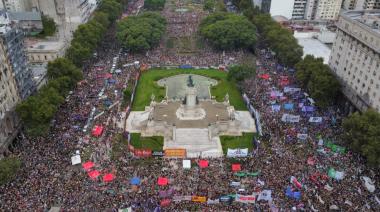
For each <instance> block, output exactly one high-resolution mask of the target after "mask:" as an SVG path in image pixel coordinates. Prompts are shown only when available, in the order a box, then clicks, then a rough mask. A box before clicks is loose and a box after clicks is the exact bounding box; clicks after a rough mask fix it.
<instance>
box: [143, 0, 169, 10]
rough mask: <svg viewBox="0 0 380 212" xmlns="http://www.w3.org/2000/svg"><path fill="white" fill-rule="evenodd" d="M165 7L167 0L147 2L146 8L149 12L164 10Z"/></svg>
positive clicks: (145, 3) (147, 0)
mask: <svg viewBox="0 0 380 212" xmlns="http://www.w3.org/2000/svg"><path fill="white" fill-rule="evenodd" d="M164 6H165V0H145V1H144V8H145V9H147V10H162V9H164Z"/></svg>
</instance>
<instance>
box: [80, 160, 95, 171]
mask: <svg viewBox="0 0 380 212" xmlns="http://www.w3.org/2000/svg"><path fill="white" fill-rule="evenodd" d="M94 165H95V164H94V163H93V162H92V161H87V162H86V163H84V164H82V167H83V169H84V170H86V171H88V170H90V169H91V168H92V167H94Z"/></svg>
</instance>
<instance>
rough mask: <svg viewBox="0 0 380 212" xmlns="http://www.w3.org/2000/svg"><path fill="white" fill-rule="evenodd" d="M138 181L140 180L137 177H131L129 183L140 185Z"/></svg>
mask: <svg viewBox="0 0 380 212" xmlns="http://www.w3.org/2000/svg"><path fill="white" fill-rule="evenodd" d="M140 183H141V180H140V178H138V177H133V178H132V179H131V185H140Z"/></svg>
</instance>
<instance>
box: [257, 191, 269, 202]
mask: <svg viewBox="0 0 380 212" xmlns="http://www.w3.org/2000/svg"><path fill="white" fill-rule="evenodd" d="M260 200H264V201H268V202H271V201H272V191H271V190H263V191H262V192H260V194H259V196H258V197H257V201H260Z"/></svg>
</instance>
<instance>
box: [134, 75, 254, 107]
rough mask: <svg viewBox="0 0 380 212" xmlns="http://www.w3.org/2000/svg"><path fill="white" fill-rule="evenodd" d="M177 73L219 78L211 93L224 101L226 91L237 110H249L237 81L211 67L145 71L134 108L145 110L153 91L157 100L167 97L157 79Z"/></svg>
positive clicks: (138, 87) (218, 99) (220, 100)
mask: <svg viewBox="0 0 380 212" xmlns="http://www.w3.org/2000/svg"><path fill="white" fill-rule="evenodd" d="M177 74H198V75H202V76H206V77H210V78H213V79H216V80H218V84H217V85H216V86H214V87H212V88H211V95H212V96H215V98H216V100H217V101H219V102H222V101H223V100H224V97H225V95H226V93H228V95H229V97H230V103H231V105H233V106H234V107H235V109H236V110H247V108H246V106H245V104H244V102H243V99H242V97H241V94H240V92H239V90H238V89H237V87H236V84H235V82H233V81H228V80H227V73H226V72H223V71H219V70H211V69H210V70H195V69H172V70H165V69H152V70H149V71H146V72H144V73H143V74H142V75H141V77H140V81H139V84H138V86H137V91H136V96H135V99H134V101H133V105H132V110H133V111H143V110H144V109H145V106H149V104H150V97H151V95H152V93H153V94H154V95H155V97H156V99H155V100H156V101H161V100H162V99H163V98H164V97H165V88H164V87H160V86H158V85H157V81H158V80H160V79H162V78H165V77H170V76H173V75H177Z"/></svg>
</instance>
